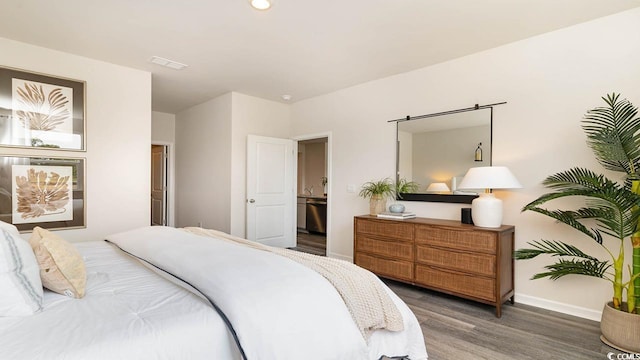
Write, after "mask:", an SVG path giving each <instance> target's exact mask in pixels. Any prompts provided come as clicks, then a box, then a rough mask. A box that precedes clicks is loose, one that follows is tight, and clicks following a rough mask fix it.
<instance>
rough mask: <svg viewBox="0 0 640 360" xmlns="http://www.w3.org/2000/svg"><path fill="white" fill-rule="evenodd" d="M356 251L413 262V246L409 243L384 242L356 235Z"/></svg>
mask: <svg viewBox="0 0 640 360" xmlns="http://www.w3.org/2000/svg"><path fill="white" fill-rule="evenodd" d="M356 251H357V252H359V251H364V252H368V253H370V254H376V255H381V256H385V257H390V258H396V259H399V260H408V261H413V245H412V244H411V243H409V242H400V241H385V240H381V239H377V238H375V237H371V236H367V235H357V236H356Z"/></svg>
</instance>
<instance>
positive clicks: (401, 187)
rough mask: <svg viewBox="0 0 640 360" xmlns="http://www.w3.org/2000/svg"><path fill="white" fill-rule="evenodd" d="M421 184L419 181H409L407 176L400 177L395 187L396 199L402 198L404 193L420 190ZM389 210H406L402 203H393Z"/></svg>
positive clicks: (399, 211)
mask: <svg viewBox="0 0 640 360" xmlns="http://www.w3.org/2000/svg"><path fill="white" fill-rule="evenodd" d="M419 188H420V185H418V183H417V182H414V181H409V180H407V179H405V178H400V179H399V180H398V182H397V183H396V188H395V192H396V193H395V200H401V199H402V194H407V193H413V192H416V191H418V189H419ZM389 211H390V212H392V213H402V212H404V205H402V204H400V203H397V202H396V203H393V204H391V205H390V206H389Z"/></svg>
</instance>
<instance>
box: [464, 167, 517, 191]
mask: <svg viewBox="0 0 640 360" xmlns="http://www.w3.org/2000/svg"><path fill="white" fill-rule="evenodd" d="M521 187H522V185H520V182H519V181H518V179H516V177H515V176H514V175H513V174H512V173H511V171H509V169H508V168H507V167H505V166H482V167H473V168H471V169H469V171H467V174H466V175H465V176H464V178H463V179H462V181H461V182H460V184H459V185H458V189H517V188H521Z"/></svg>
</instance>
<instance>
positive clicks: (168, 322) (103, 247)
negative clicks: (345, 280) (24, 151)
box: [0, 228, 426, 360]
mask: <svg viewBox="0 0 640 360" xmlns="http://www.w3.org/2000/svg"><path fill="white" fill-rule="evenodd" d="M149 229H150V228H149ZM174 230H175V229H174ZM154 231H156V230H152V231H151V232H148V231H142V232H136V231H134V232H130V233H128V234H125V237H127V236H128V237H129V238H133V239H140V238H149V237H150V238H152V239H154V241H155V243H154V246H151V250H152V252H153V253H155V254H156V255H158V256H160V257H162V256H166V255H171V254H173V255H175V254H181V255H183V256H188V255H187V254H188V253H189V252H186V253H182V252H181V251H183V250H179V249H176V248H173V247H172V246H169V245H167V244H165V243H163V239H162V238H163V236H162V235H160V234H159V233H154ZM176 231H178V230H176ZM193 236H195V235H193ZM119 237H121V234H119V235H118V236H116V237H110V239H111V240H112V241H113V240H117V239H118V238H119ZM203 239H204V238H203ZM165 240H166V239H165ZM206 241H207V242H210V243H211V244H210V245H212V247H208V249H209V250H207V251H204V250H202V249H199V250H197V252H202V253H203V254H204V257H203V258H204V259H206V261H205V262H207V263H209V264H211V265H212V266H209V267H206V266H205V267H203V266H202V265H203V264H202V263H201V262H202V261H194V260H193V259H191V258H188V257H186V258H184V257H183V260H185V261H183V263H184V265H186V266H183V267H186V269H187V273H186V274H191V275H187V276H186V277H185V275H184V274H179V276H180V277H182V278H183V279H185V280H187V281H189V282H190V283H192V284H194V285H196V287H198V288H199V287H200V286H201V285H202V282H203V281H204V282H205V283H207V284H210V286H212V287H213V292H214V293H216V292H217V293H218V294H217V295H219V294H224V295H225V296H224V297H220V298H217V299H215V302H216V303H217V305H218V306H219V307H221V308H223V309H224V310H225V314H226V315H227V316H228V317H229V318H231V319H232V320H233V322H237V321H241V322H245V323H248V324H249V325H245V326H242V325H239V326H237V327H238V328H236V329H235V330H236V332H238V337H239V338H240V340H241V341H240V342H241V344H242V345H243V348H244V350H245V353H246V355H247V359H249V360H256V359H269V360H271V359H277V360H279V359H296V360H297V359H305V360H310V359H318V360H330V359H336V360H337V359H345V360H358V359H363V360H364V359H370V360H377V359H378V358H379V357H380V356H381V355H383V354H385V355H389V356H397V355H410V356H411V359H412V360H424V359H426V350H425V347H424V340H423V337H422V332H421V331H420V326H419V324H418V322H417V320H416V319H415V316H414V315H413V313H411V311H410V310H409V308H408V307H407V306H406V304H404V303H403V302H402V301H401V300H400V299H399V298H398V297H397V296H396V295H395V294H393V293H392V292H391V290H389V289H388V288H386V286H385V289H387V290H388V291H389V293H390V296H391V298H392V300H393V302H394V303H396V304H397V306H398V309H399V310H400V312H401V313H402V315H403V319H404V325H405V326H404V328H405V330H404V331H402V332H390V331H386V330H379V331H376V332H374V333H373V334H372V335H371V337H370V338H369V339H368V341H365V340H364V339H363V337H362V335H361V333H360V332H359V331H358V329H357V327H356V326H355V324H354V323H353V319H352V318H351V316H350V314H349V313H348V311H347V310H346V308H345V306H344V303H343V302H342V303H340V302H341V299H340V297H339V295H338V294H337V293H336V291H335V289H333V288H332V287H331V286H330V285H329V284H328V282H327V281H326V280H324V278H322V277H321V276H319V275H317V274H316V273H314V272H313V271H311V270H309V269H307V268H305V267H303V266H301V265H299V264H297V263H295V262H292V261H290V260H288V259H283V258H282V257H279V256H278V255H275V254H271V253H266V252H264V251H259V250H255V249H245V248H244V247H242V246H239V245H234V244H229V243H228V242H224V241H216V240H214V239H207V240H206ZM196 242H197V241H196ZM185 245H187V246H186V247H183V249H188V248H189V247H190V246H192V245H193V244H192V243H190V242H189V241H185ZM76 246H77V247H78V250H79V251H80V253H81V254H83V256H84V258H85V261H86V266H87V274H88V278H87V295H86V296H85V298H83V299H79V300H77V299H70V298H66V297H64V296H62V295H58V294H55V293H52V292H48V291H45V297H44V310H43V311H42V312H40V313H37V314H35V315H33V316H29V317H21V318H0V359H115V358H118V359H216V360H218V359H231V360H235V359H241V354H240V352H239V351H238V348H237V346H236V343H235V341H234V339H233V337H232V335H231V333H230V332H229V331H228V329H227V326H226V324H225V323H224V321H223V320H222V318H221V317H220V316H219V315H218V313H217V312H216V311H215V310H214V309H213V308H212V307H211V305H210V304H209V303H208V301H206V300H205V299H204V298H203V297H201V296H199V295H195V294H193V293H191V292H189V291H186V290H185V289H184V288H182V287H180V286H177V285H174V284H172V283H171V282H169V281H167V280H165V279H163V278H161V277H160V276H158V275H157V274H155V273H154V272H153V271H151V270H149V269H147V268H145V267H144V266H142V265H141V264H140V263H139V262H138V261H137V260H135V259H133V258H131V257H129V256H128V255H125V254H124V253H122V252H121V251H120V250H117V249H115V248H114V247H113V246H112V245H109V244H107V243H104V242H93V243H79V244H76ZM129 250H131V249H128V250H127V251H129ZM192 250H193V249H192ZM247 250H248V252H247ZM260 253H262V254H260ZM265 254H266V255H265ZM177 257H178V258H179V257H180V256H177ZM190 266H191V268H192V269H191V270H193V271H191V272H189V271H188V270H189V268H190ZM167 270H169V271H171V272H175V271H176V269H167ZM265 270H268V271H265ZM310 273H311V274H310ZM214 280H215V282H211V281H214ZM256 281H257V282H256ZM256 283H257V284H258V285H256ZM231 285H232V287H233V288H235V289H237V293H236V295H233V296H226V295H227V292H229V289H230V288H231ZM292 289H294V290H292ZM217 295H216V297H217ZM276 295H284V296H280V297H278V296H276ZM208 296H209V295H208ZM230 304H232V305H233V306H231V305H230ZM340 304H341V305H340ZM227 312H229V313H227ZM235 327H236V326H235V325H234V328H235ZM274 343H276V346H273V344H274Z"/></svg>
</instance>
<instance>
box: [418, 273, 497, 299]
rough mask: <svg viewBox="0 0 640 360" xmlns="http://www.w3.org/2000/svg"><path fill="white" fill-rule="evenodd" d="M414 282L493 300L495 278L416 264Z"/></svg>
mask: <svg viewBox="0 0 640 360" xmlns="http://www.w3.org/2000/svg"><path fill="white" fill-rule="evenodd" d="M415 282H416V284H420V285H425V286H429V287H433V288H436V289H439V290H445V291H449V292H451V293H454V294H461V295H467V296H471V297H475V298H478V299H484V300H488V301H495V300H496V297H495V286H496V282H495V279H492V278H485V277H479V276H473V275H467V274H464V273H457V272H455V271H448V270H441V269H436V268H432V267H429V266H422V265H416V281H415Z"/></svg>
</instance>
